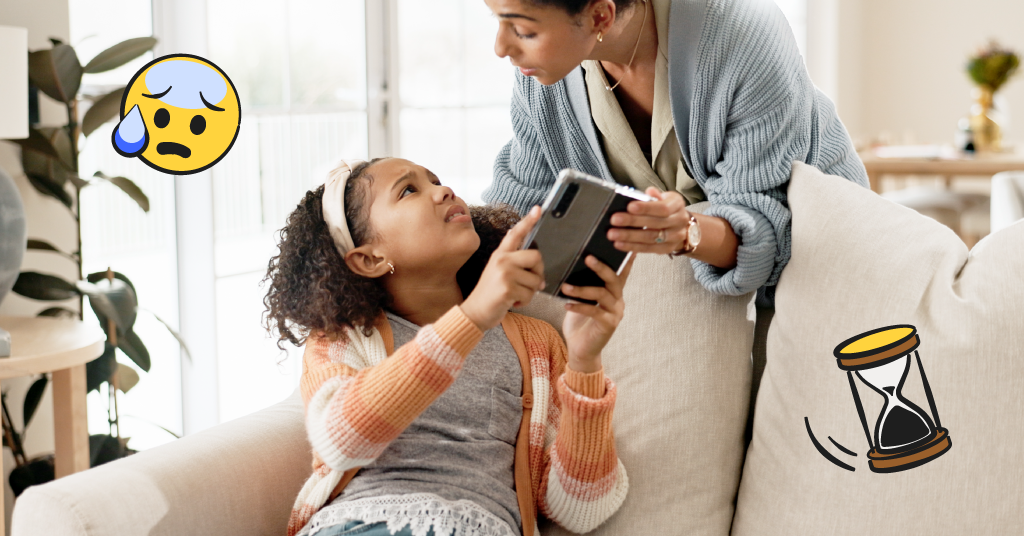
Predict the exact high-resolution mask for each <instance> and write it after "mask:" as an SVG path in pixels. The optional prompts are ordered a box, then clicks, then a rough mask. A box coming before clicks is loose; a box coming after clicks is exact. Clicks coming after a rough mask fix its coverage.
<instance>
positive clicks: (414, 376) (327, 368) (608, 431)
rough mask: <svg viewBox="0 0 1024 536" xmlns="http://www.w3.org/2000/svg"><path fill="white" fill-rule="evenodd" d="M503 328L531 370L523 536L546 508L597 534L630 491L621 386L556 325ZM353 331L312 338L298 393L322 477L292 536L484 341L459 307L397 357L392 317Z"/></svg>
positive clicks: (522, 478) (522, 456)
mask: <svg viewBox="0 0 1024 536" xmlns="http://www.w3.org/2000/svg"><path fill="white" fill-rule="evenodd" d="M502 327H503V328H504V331H505V335H506V336H507V338H508V340H509V342H511V343H512V346H513V347H514V348H515V350H516V353H517V354H518V355H519V358H520V363H521V364H522V365H523V378H524V382H523V406H524V410H523V421H522V427H521V428H520V433H519V439H518V440H517V443H516V456H515V484H516V495H517V496H518V499H519V509H520V512H521V514H522V520H523V536H532V535H533V534H535V533H536V531H537V528H536V519H537V513H536V512H537V511H536V508H537V507H539V509H540V512H541V513H543V514H544V515H545V516H547V517H548V518H550V519H552V520H553V521H555V522H556V523H558V524H560V525H562V526H563V527H565V528H567V529H569V530H571V531H573V532H577V533H583V532H589V531H590V530H593V529H594V528H595V527H597V526H598V525H600V524H601V523H603V522H604V521H605V520H606V519H608V518H609V517H610V516H611V515H612V514H613V513H615V511H616V510H618V508H619V506H621V505H622V502H623V500H625V498H626V490H627V489H628V487H629V483H628V479H627V477H626V472H625V469H624V468H623V466H622V463H621V462H620V461H619V459H618V456H617V455H616V454H615V439H614V437H613V435H612V408H613V407H614V405H615V385H614V383H612V382H611V380H609V379H607V378H605V377H604V372H603V371H598V372H596V373H593V374H583V373H578V372H575V371H573V370H571V369H568V368H567V367H566V349H565V344H564V342H563V341H562V338H561V337H560V336H559V335H558V333H557V332H556V331H555V330H554V328H552V327H551V326H550V325H549V324H547V323H544V322H542V321H540V320H536V319H533V318H530V317H526V316H522V315H518V314H515V313H508V314H507V315H505V319H504V320H503V321H502ZM346 334H347V338H346V340H333V341H332V340H329V339H327V338H325V337H315V336H310V338H309V339H308V340H307V342H306V349H305V354H304V356H303V371H302V379H301V382H300V388H301V391H302V397H303V400H304V402H305V404H306V430H307V432H308V434H309V440H310V443H311V444H312V446H313V474H312V476H310V478H309V480H307V481H306V484H305V485H304V486H303V487H302V490H301V491H300V492H299V496H298V498H297V499H296V501H295V506H294V509H293V510H292V515H291V519H290V520H289V523H288V535H289V536H293V535H294V534H296V533H297V532H298V531H299V530H300V529H301V528H302V527H303V526H305V525H306V523H308V522H309V519H310V518H311V517H312V516H313V514H314V513H316V512H317V511H318V510H319V509H320V508H322V507H323V506H324V505H325V504H327V503H328V502H330V501H331V500H332V499H333V498H334V497H336V496H337V494H338V493H340V492H341V490H342V489H343V488H344V486H345V485H346V484H347V483H348V482H349V481H350V480H351V479H352V477H353V476H354V475H355V473H356V471H357V470H358V468H359V467H361V466H363V465H366V464H368V463H370V462H372V461H373V460H374V459H376V458H377V456H379V455H380V454H381V453H382V452H383V451H384V449H385V448H387V446H388V444H389V443H390V442H391V441H392V440H394V439H395V438H396V437H398V436H399V434H401V433H402V431H403V430H405V429H406V427H408V426H409V425H410V424H411V423H412V421H413V420H415V419H416V417H417V416H419V415H420V413H422V412H423V411H424V410H425V409H426V408H427V407H429V406H430V404H431V403H433V402H434V400H435V399H436V398H437V397H438V396H440V395H441V394H442V393H444V391H445V390H446V389H447V388H448V386H449V385H451V384H452V382H454V381H455V377H456V376H458V373H459V370H460V369H461V367H462V363H463V361H464V360H465V358H466V356H467V355H468V354H469V352H470V351H471V350H472V349H473V347H474V346H476V344H477V343H478V342H480V339H482V338H483V332H481V331H480V329H479V328H477V327H476V325H475V324H473V322H472V321H470V320H469V319H468V318H466V316H465V315H464V314H463V313H462V309H461V308H460V307H458V306H456V307H453V308H452V309H451V310H450V311H448V312H447V313H445V315H444V316H442V317H441V318H440V319H438V320H437V322H435V323H434V324H431V325H428V326H424V327H423V328H422V329H420V331H419V333H418V334H417V335H416V337H415V338H414V339H413V340H412V341H410V342H409V343H408V344H406V345H404V346H402V347H401V348H399V349H398V351H397V352H395V351H393V347H394V339H393V337H392V334H391V326H390V324H389V323H388V321H387V318H386V317H384V316H383V315H382V316H381V318H379V319H378V321H377V322H376V325H375V327H374V329H373V332H372V334H371V335H370V336H369V337H366V336H364V335H363V334H362V333H361V332H360V331H359V330H351V329H349V330H347V331H346ZM389 356H390V357H389ZM556 387H557V388H556ZM556 391H557V392H556ZM534 498H536V500H534Z"/></svg>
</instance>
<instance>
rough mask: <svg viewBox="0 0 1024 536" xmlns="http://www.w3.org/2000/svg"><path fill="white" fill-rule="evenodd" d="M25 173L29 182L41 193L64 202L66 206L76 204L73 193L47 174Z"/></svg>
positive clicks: (69, 206)
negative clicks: (57, 183)
mask: <svg viewBox="0 0 1024 536" xmlns="http://www.w3.org/2000/svg"><path fill="white" fill-rule="evenodd" d="M25 175H26V176H27V177H28V182H29V184H31V185H32V187H33V188H35V189H36V191H38V192H39V193H41V194H43V195H46V196H49V197H52V198H54V199H56V200H58V201H60V202H61V203H64V206H66V207H68V208H71V207H72V206H74V203H75V202H74V199H72V198H71V194H69V193H68V192H67V191H66V190H64V188H62V187H60V186H58V185H56V184H54V183H53V179H51V178H49V177H48V176H45V175H39V174H36V173H28V172H27V171H26V172H25Z"/></svg>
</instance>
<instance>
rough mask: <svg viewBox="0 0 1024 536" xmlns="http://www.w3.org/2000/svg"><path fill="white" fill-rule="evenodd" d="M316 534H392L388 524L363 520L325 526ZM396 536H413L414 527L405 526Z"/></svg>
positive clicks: (430, 533) (354, 535) (377, 535)
mask: <svg viewBox="0 0 1024 536" xmlns="http://www.w3.org/2000/svg"><path fill="white" fill-rule="evenodd" d="M315 536H392V535H391V531H390V530H388V524H387V523H386V522H383V521H381V522H380V523H371V524H369V525H368V524H366V523H363V522H362V521H349V522H347V523H344V524H342V525H334V526H332V527H324V528H322V529H320V530H319V531H317V533H316V535H315ZM394 536H412V529H410V528H409V526H408V525H407V526H405V527H404V528H403V529H401V530H399V531H398V532H396V533H395V534H394ZM427 536H434V529H430V530H429V531H427Z"/></svg>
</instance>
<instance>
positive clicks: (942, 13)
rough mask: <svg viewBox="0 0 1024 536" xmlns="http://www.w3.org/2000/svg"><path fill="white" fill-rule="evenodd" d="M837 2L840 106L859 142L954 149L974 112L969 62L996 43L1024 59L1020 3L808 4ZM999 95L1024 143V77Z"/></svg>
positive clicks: (890, 0)
mask: <svg viewBox="0 0 1024 536" xmlns="http://www.w3.org/2000/svg"><path fill="white" fill-rule="evenodd" d="M833 1H838V2H839V6H838V10H837V12H838V17H839V19H838V20H839V23H838V35H837V37H836V38H837V39H838V41H839V46H838V50H837V52H836V55H837V56H838V60H839V61H838V63H837V65H838V73H837V75H836V76H837V78H838V84H837V85H836V88H837V91H838V95H837V99H836V100H837V104H838V106H839V112H840V116H841V117H842V119H843V121H844V122H845V123H846V125H847V128H848V129H849V130H850V132H851V134H852V135H853V137H854V139H855V140H864V141H868V140H870V139H871V138H875V137H877V136H879V135H880V134H882V133H883V132H888V134H889V136H890V138H891V140H892V141H894V142H904V141H914V142H939V143H952V141H953V133H954V131H955V129H956V125H957V121H958V120H959V119H960V118H961V117H965V116H966V115H967V114H968V112H969V108H970V105H971V96H970V91H971V88H972V87H973V85H972V83H971V82H970V80H969V79H968V78H967V75H966V74H965V71H964V65H965V64H966V61H967V57H968V56H969V55H971V54H973V53H974V52H975V50H976V49H977V48H978V47H979V46H982V45H984V44H985V43H987V42H988V40H989V39H990V38H995V39H997V40H999V42H1000V43H1002V44H1003V45H1004V46H1008V47H1010V48H1012V49H1014V50H1016V51H1017V52H1018V53H1022V52H1024V31H1022V29H1024V2H1021V1H1019V0H809V2H808V3H809V4H814V3H818V2H833ZM812 9H813V8H812ZM809 46H810V44H809ZM812 76H814V72H813V71H812ZM1000 93H1001V94H1002V95H1003V96H1004V97H1005V98H1006V100H1007V102H1008V104H1009V109H1010V111H1011V113H1012V114H1014V115H1015V116H1016V119H1017V128H1015V129H1014V128H1013V127H1012V125H1011V130H1010V131H1008V132H1007V138H1008V139H1010V140H1024V72H1021V73H1018V76H1017V77H1016V79H1014V80H1013V81H1011V82H1010V83H1009V84H1007V85H1006V86H1005V87H1004V89H1003V90H1002V91H1000Z"/></svg>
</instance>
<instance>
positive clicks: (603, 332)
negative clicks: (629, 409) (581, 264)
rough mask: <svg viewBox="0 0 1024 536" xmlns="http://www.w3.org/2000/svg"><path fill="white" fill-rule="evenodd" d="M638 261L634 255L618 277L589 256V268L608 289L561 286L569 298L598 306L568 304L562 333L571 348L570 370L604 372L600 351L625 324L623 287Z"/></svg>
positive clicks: (587, 259)
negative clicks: (587, 301) (616, 330)
mask: <svg viewBox="0 0 1024 536" xmlns="http://www.w3.org/2000/svg"><path fill="white" fill-rule="evenodd" d="M635 259H636V257H635V256H634V257H632V258H630V259H629V262H628V263H627V264H626V266H625V267H624V268H623V269H622V273H621V274H620V275H616V274H615V271H614V270H612V269H611V268H609V267H608V265H606V264H604V263H602V262H601V261H599V260H597V258H595V257H594V256H593V255H588V256H587V258H586V260H585V262H586V263H587V266H588V267H589V268H590V269H591V270H593V271H594V272H596V273H597V275H599V276H600V277H601V279H603V280H604V283H605V286H603V287H574V286H571V285H568V284H563V285H562V293H563V294H565V295H566V296H570V297H573V298H582V299H586V300H593V301H596V302H597V305H589V304H586V303H575V302H570V303H567V304H565V309H566V310H567V311H568V313H566V315H565V321H564V322H562V332H563V333H564V334H565V342H566V346H567V347H568V349H569V368H571V369H573V370H575V371H577V372H585V373H589V372H597V371H598V370H601V350H603V349H604V346H605V345H606V344H608V340H609V339H611V338H612V334H613V333H615V328H617V327H618V326H619V322H621V321H622V314H623V312H624V311H625V307H626V306H625V303H624V302H623V301H622V287H623V286H624V285H625V284H626V278H627V277H629V271H630V270H631V269H632V268H633V261H634V260H635Z"/></svg>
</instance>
